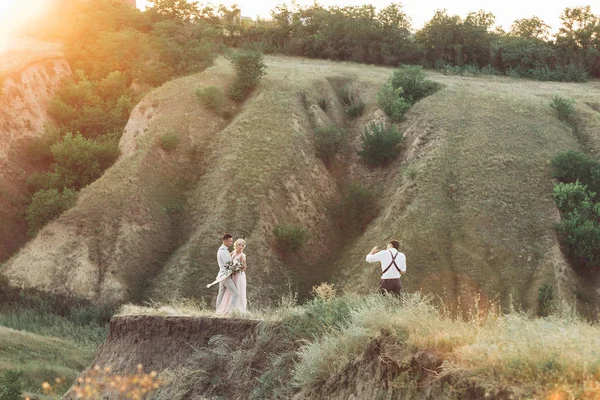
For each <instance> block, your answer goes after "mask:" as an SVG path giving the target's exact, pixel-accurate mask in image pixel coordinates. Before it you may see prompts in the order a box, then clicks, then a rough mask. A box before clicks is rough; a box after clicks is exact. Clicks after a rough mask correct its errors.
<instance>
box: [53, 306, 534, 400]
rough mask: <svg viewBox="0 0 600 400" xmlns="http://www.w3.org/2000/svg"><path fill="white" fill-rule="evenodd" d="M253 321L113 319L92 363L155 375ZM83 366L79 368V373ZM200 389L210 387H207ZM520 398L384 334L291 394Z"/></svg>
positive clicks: (243, 331)
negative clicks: (353, 357) (346, 361)
mask: <svg viewBox="0 0 600 400" xmlns="http://www.w3.org/2000/svg"><path fill="white" fill-rule="evenodd" d="M259 324H260V321H258V320H244V319H228V318H208V317H206V318H192V317H162V316H123V317H115V318H113V320H112V321H111V323H110V332H109V335H108V338H107V340H106V342H105V343H104V345H102V347H101V348H100V350H99V352H98V355H97V357H96V359H95V360H94V365H98V366H100V367H102V368H104V367H110V368H111V370H112V373H114V374H130V373H134V372H135V371H136V369H137V365H138V364H142V365H143V366H144V371H146V372H149V371H156V372H158V373H159V374H160V373H161V372H163V371H165V370H167V369H169V370H171V371H174V370H177V369H178V368H180V367H183V366H185V365H186V363H187V362H189V360H190V356H191V355H192V354H193V352H194V350H195V349H200V348H203V347H209V346H210V345H209V341H210V339H211V338H213V337H215V336H223V337H226V338H228V339H230V340H231V341H233V342H238V343H241V342H242V341H243V340H244V339H246V338H250V337H253V336H255V335H256V334H257V333H258V331H257V328H258V326H259ZM274 345H275V343H274ZM267 364H268V363H267ZM267 364H265V365H267ZM258 365H259V364H257V367H258ZM265 365H263V368H264V366H265ZM205 367H206V370H210V368H209V366H203V365H197V366H194V368H197V369H198V370H204V369H205ZM259 369H260V367H259ZM87 372H88V371H86V372H84V375H85V374H86V373H87ZM225 376H227V373H226V374H225ZM233 376H235V374H233ZM173 384H181V382H178V383H173ZM189 384H190V385H189V386H191V387H195V388H196V390H190V391H188V392H187V397H186V398H190V399H208V398H210V396H209V397H206V393H207V392H204V389H202V388H201V386H197V385H194V384H193V382H189ZM186 386H188V383H186ZM205 389H206V390H209V391H210V388H208V389H207V388H205ZM252 391H253V388H251V387H248V388H246V390H244V392H243V393H229V394H228V398H231V399H249V398H250V396H251V393H252ZM200 392H202V393H200ZM106 396H107V397H106V398H107V399H113V398H114V399H116V398H117V397H110V395H109V394H106ZM161 396H162V397H161ZM190 396H191V397H190ZM521 397H523V394H522V393H519V390H518V388H513V387H510V388H509V387H504V386H499V385H498V384H496V383H494V382H487V381H483V380H481V379H480V378H478V377H474V376H467V375H465V374H464V373H455V372H449V371H447V370H446V369H445V364H444V359H443V358H441V357H440V356H439V355H438V354H437V353H436V352H435V351H434V350H428V351H422V352H417V353H411V352H409V351H407V349H406V347H405V346H404V345H403V344H402V343H399V342H398V341H397V339H395V338H393V337H391V336H388V335H387V334H386V333H385V332H384V333H382V335H381V336H379V337H377V338H374V339H373V340H372V342H371V343H370V344H369V345H368V346H367V348H366V349H365V351H364V352H363V354H362V355H361V356H359V357H357V359H356V360H354V361H353V362H351V363H350V364H348V365H347V366H346V368H344V369H343V370H342V371H340V372H339V373H337V374H334V375H332V376H331V377H330V378H329V379H328V380H327V381H325V382H322V383H320V384H317V385H315V386H313V387H310V388H304V389H302V390H299V391H298V392H297V394H296V395H295V397H294V399H295V400H301V399H307V400H313V399H314V400H317V399H340V400H341V399H344V400H345V399H400V398H402V399H450V398H452V399H455V398H459V399H484V398H485V399H516V398H521ZM151 398H154V399H156V398H159V399H163V398H164V396H163V395H162V394H160V393H157V395H156V396H154V397H151ZM64 399H75V396H74V394H73V393H72V392H69V393H67V395H65V397H64Z"/></svg>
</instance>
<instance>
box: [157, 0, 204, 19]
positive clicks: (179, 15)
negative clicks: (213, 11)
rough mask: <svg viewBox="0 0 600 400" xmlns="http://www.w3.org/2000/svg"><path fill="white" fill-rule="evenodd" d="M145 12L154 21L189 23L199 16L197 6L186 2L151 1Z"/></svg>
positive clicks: (173, 0) (176, 0) (183, 0)
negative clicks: (166, 20)
mask: <svg viewBox="0 0 600 400" xmlns="http://www.w3.org/2000/svg"><path fill="white" fill-rule="evenodd" d="M150 4H151V6H150V7H149V8H148V10H147V12H148V14H149V15H150V16H151V17H152V19H154V20H164V19H171V20H175V21H178V22H190V21H191V20H194V19H198V18H200V16H201V13H200V10H199V9H198V4H197V3H193V2H188V1H187V0H151V1H150Z"/></svg>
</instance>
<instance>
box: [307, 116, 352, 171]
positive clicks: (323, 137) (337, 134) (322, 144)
mask: <svg viewBox="0 0 600 400" xmlns="http://www.w3.org/2000/svg"><path fill="white" fill-rule="evenodd" d="M314 135H315V150H316V154H317V157H319V158H320V159H321V160H323V162H324V163H325V164H329V163H330V162H331V161H332V159H333V158H334V157H335V155H336V154H337V153H339V152H340V151H342V150H343V148H344V145H345V143H346V131H344V130H343V129H339V128H337V127H336V126H335V125H329V126H327V127H324V128H317V129H315V131H314Z"/></svg>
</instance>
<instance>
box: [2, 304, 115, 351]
mask: <svg viewBox="0 0 600 400" xmlns="http://www.w3.org/2000/svg"><path fill="white" fill-rule="evenodd" d="M0 326H3V327H6V328H11V329H15V330H18V331H24V332H30V333H34V334H37V335H41V336H47V337H55V338H61V339H65V340H68V341H70V342H73V343H75V344H77V345H78V346H79V347H82V348H85V349H92V350H94V349H97V348H98V347H99V346H100V345H101V344H102V343H103V342H104V340H105V339H106V335H107V334H108V329H107V327H106V326H100V325H98V324H97V323H94V322H92V323H90V324H81V323H77V322H75V321H73V320H72V319H70V318H67V317H62V316H59V315H56V314H51V313H42V312H39V311H37V310H32V309H26V308H12V309H9V310H2V309H0Z"/></svg>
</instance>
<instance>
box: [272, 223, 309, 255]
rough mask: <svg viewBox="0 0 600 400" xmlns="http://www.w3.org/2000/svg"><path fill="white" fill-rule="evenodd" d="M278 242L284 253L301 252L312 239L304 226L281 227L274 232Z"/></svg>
mask: <svg viewBox="0 0 600 400" xmlns="http://www.w3.org/2000/svg"><path fill="white" fill-rule="evenodd" d="M273 233H274V235H275V239H276V240H277V247H278V248H279V250H280V251H282V252H284V253H295V252H297V251H299V250H300V249H301V248H302V247H303V246H304V245H305V244H306V242H308V240H309V239H310V233H309V232H308V230H307V229H306V228H304V227H302V226H296V225H279V226H277V227H275V231H274V232H273Z"/></svg>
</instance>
